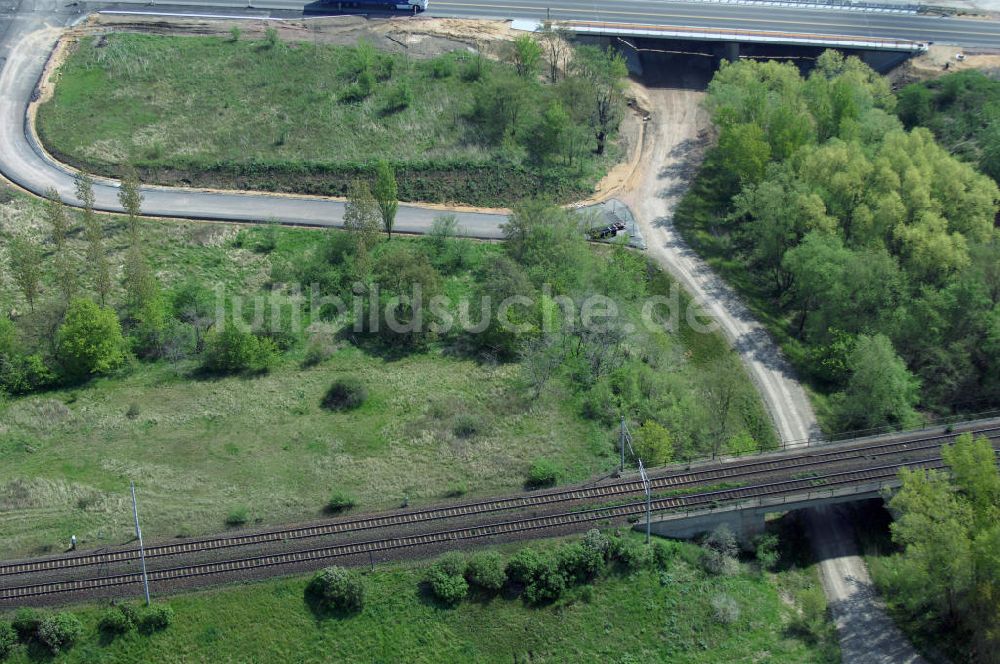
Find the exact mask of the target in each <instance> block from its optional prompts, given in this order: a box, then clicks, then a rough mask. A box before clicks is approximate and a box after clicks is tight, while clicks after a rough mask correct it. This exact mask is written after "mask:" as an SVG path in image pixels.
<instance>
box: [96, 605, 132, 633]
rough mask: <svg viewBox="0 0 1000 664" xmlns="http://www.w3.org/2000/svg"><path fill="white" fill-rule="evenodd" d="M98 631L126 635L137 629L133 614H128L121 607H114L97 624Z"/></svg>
mask: <svg viewBox="0 0 1000 664" xmlns="http://www.w3.org/2000/svg"><path fill="white" fill-rule="evenodd" d="M97 629H99V630H101V631H102V632H105V633H107V634H111V635H119V634H125V633H126V632H129V631H131V630H133V629H135V622H134V621H133V616H132V612H129V613H126V612H125V611H122V610H121V609H120V608H119V607H117V606H112V607H110V608H109V609H108V610H107V611H105V612H104V615H102V616H101V619H100V620H99V621H98V622H97Z"/></svg>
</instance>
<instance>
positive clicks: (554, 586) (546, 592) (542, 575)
mask: <svg viewBox="0 0 1000 664" xmlns="http://www.w3.org/2000/svg"><path fill="white" fill-rule="evenodd" d="M565 590H566V577H565V576H563V573H562V572H561V571H560V570H559V567H558V565H557V564H556V561H555V560H552V559H547V560H543V561H542V563H541V565H540V566H539V567H538V568H537V569H536V570H535V575H534V577H533V578H532V579H531V581H530V582H529V583H528V585H527V587H525V589H524V599H525V601H527V602H528V603H529V604H544V603H546V602H554V601H555V600H557V599H559V598H560V597H562V594H563V592H564V591H565Z"/></svg>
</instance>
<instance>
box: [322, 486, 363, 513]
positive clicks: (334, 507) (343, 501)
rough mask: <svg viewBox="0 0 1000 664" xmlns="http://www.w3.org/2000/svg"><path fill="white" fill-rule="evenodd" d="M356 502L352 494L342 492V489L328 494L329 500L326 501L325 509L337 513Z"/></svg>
mask: <svg viewBox="0 0 1000 664" xmlns="http://www.w3.org/2000/svg"><path fill="white" fill-rule="evenodd" d="M356 504H357V501H356V500H355V499H354V496H352V495H350V494H347V493H344V492H343V491H335V492H334V493H333V495H331V496H330V500H328V501H327V503H326V511H327V512H329V513H331V514H339V513H340V512H343V511H345V510H349V509H351V508H352V507H354V506H355V505H356Z"/></svg>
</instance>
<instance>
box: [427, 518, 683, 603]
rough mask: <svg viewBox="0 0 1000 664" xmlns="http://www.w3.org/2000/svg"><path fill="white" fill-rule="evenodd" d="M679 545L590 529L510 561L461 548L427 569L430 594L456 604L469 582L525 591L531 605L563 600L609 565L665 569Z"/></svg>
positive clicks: (525, 550)
mask: <svg viewBox="0 0 1000 664" xmlns="http://www.w3.org/2000/svg"><path fill="white" fill-rule="evenodd" d="M676 550H677V549H676V545H674V544H671V543H669V542H657V543H655V544H654V546H652V547H647V546H645V545H643V544H642V543H640V542H638V541H636V540H634V539H631V538H627V537H623V536H621V535H618V534H615V535H612V536H610V537H609V536H607V535H604V534H603V533H601V532H600V531H599V530H596V529H594V530H591V531H589V532H588V533H587V534H586V536H584V537H583V538H582V539H581V540H579V541H576V542H567V543H564V544H562V545H560V546H559V547H557V548H555V549H553V550H551V551H539V550H538V549H535V548H532V547H526V548H523V549H521V550H519V551H517V552H516V553H514V555H512V556H511V557H510V559H509V560H507V563H506V565H504V561H503V557H502V556H501V555H500V554H499V553H497V552H495V551H485V552H481V553H476V554H473V555H472V556H470V557H469V558H468V559H466V558H465V556H464V555H462V554H461V553H459V552H452V553H448V554H446V555H444V556H442V557H441V558H440V559H438V561H437V562H435V563H434V564H433V565H431V567H430V568H429V569H428V570H427V575H426V577H425V581H426V582H427V586H428V588H429V590H430V592H431V594H432V595H433V596H434V597H435V598H436V599H437V600H438V601H440V602H442V603H443V604H446V605H448V606H455V605H457V604H458V603H459V602H461V601H462V600H463V599H464V598H465V597H466V596H467V595H468V593H469V589H470V587H472V588H475V589H478V590H479V591H481V592H484V593H497V592H500V591H501V590H503V589H504V588H507V589H508V590H507V592H509V593H511V594H513V595H518V594H519V595H520V596H521V597H522V598H523V599H524V601H525V602H526V603H528V604H532V605H540V604H547V603H549V602H554V601H556V600H558V599H559V598H560V597H562V596H563V594H564V593H565V592H566V590H567V589H568V588H571V587H574V586H581V585H582V586H586V584H589V583H592V582H593V581H594V580H595V579H597V578H598V577H599V576H600V575H601V574H602V573H604V572H605V571H606V570H607V569H608V566H609V564H612V563H613V564H615V565H617V566H619V567H620V568H621V569H623V570H625V571H633V570H636V569H640V568H642V567H646V566H649V565H650V564H655V565H656V566H657V567H660V568H665V567H666V566H667V565H668V564H669V561H670V559H671V558H673V556H674V555H675V554H676Z"/></svg>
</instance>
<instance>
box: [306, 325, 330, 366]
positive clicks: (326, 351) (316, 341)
mask: <svg viewBox="0 0 1000 664" xmlns="http://www.w3.org/2000/svg"><path fill="white" fill-rule="evenodd" d="M335 352H337V344H336V342H335V341H334V340H333V338H332V336H331V335H329V334H326V333H324V332H321V331H319V330H317V331H315V332H313V333H311V334H310V336H309V343H308V344H307V345H306V352H305V356H304V357H303V358H302V366H304V367H307V368H308V367H314V366H316V365H317V364H319V363H321V362H325V361H326V360H328V359H329V358H330V356H332V355H333V354H334V353H335Z"/></svg>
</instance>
